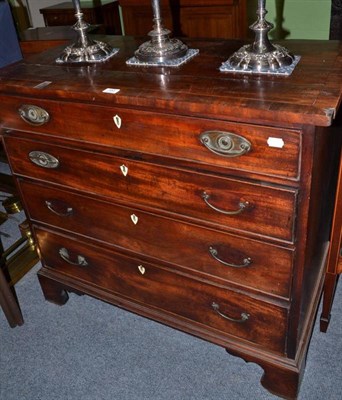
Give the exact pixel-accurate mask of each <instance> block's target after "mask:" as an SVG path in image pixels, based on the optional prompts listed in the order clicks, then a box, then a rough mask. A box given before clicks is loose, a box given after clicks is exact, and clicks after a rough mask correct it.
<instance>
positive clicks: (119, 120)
mask: <svg viewBox="0 0 342 400" xmlns="http://www.w3.org/2000/svg"><path fill="white" fill-rule="evenodd" d="M113 121H114V124H115V125H116V127H117V128H118V129H120V128H121V125H122V120H121V118H120V117H119V116H118V115H115V116H114V117H113Z"/></svg>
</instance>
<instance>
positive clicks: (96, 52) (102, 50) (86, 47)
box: [56, 0, 119, 64]
mask: <svg viewBox="0 0 342 400" xmlns="http://www.w3.org/2000/svg"><path fill="white" fill-rule="evenodd" d="M72 2H73V4H74V7H75V11H76V14H75V17H76V20H77V22H76V24H75V25H74V26H73V29H74V30H75V31H76V32H77V34H78V38H77V40H76V42H75V43H73V44H72V45H70V46H67V47H66V48H65V49H64V51H63V53H62V54H61V55H60V56H59V57H58V58H57V60H56V62H57V63H60V64H62V63H97V62H103V61H106V60H108V58H110V57H112V56H113V55H114V54H116V53H117V52H118V51H119V49H115V48H113V47H112V46H110V45H109V44H107V43H104V42H100V41H98V40H92V39H90V38H89V37H88V35H87V31H88V29H89V26H90V25H89V24H88V23H87V22H85V21H84V20H83V13H82V10H81V6H80V1H79V0H72Z"/></svg>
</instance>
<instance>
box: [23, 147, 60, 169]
mask: <svg viewBox="0 0 342 400" xmlns="http://www.w3.org/2000/svg"><path fill="white" fill-rule="evenodd" d="M29 159H30V161H31V162H33V164H36V165H38V167H42V168H49V169H53V168H58V167H59V160H58V159H57V158H56V157H54V156H52V155H51V154H49V153H45V152H44V151H31V152H30V153H29Z"/></svg>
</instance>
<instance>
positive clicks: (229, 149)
mask: <svg viewBox="0 0 342 400" xmlns="http://www.w3.org/2000/svg"><path fill="white" fill-rule="evenodd" d="M200 141H201V143H202V144H204V146H205V147H206V148H207V149H208V150H210V151H212V152H213V153H215V154H217V155H219V156H223V157H238V156H242V155H243V154H246V153H248V152H249V151H250V150H251V148H252V145H251V143H250V142H249V141H248V140H247V139H246V138H244V137H243V136H240V135H236V134H235V133H231V132H224V131H206V132H203V133H201V134H200Z"/></svg>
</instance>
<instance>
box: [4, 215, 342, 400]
mask: <svg viewBox="0 0 342 400" xmlns="http://www.w3.org/2000/svg"><path fill="white" fill-rule="evenodd" d="M0 230H1V231H6V232H11V239H10V240H13V238H14V237H15V236H16V234H17V233H16V226H15V224H13V221H7V222H6V223H5V224H4V225H2V226H1V227H0ZM4 240H5V239H4ZM9 243H10V242H9V241H8V240H7V239H6V240H5V245H8V244H9ZM38 269H39V265H37V266H36V267H35V268H34V269H33V270H31V271H30V272H29V273H28V274H27V275H26V276H25V277H24V278H23V279H22V280H21V281H20V282H19V283H18V284H17V285H16V292H17V295H18V298H19V301H20V304H21V308H22V312H23V315H24V319H25V324H24V325H23V326H22V327H17V328H15V329H11V328H9V326H8V324H7V322H6V320H5V317H4V315H3V313H2V311H0V399H1V400H59V399H60V400H209V399H210V400H243V399H258V400H268V399H276V397H275V396H272V395H270V394H269V393H268V392H266V390H265V389H263V388H262V386H261V385H260V383H259V381H260V378H261V375H262V369H261V368H260V367H259V366H258V365H256V364H246V363H245V362H244V361H243V360H241V359H239V358H235V357H233V356H230V355H229V354H227V353H226V352H225V350H224V349H223V348H220V347H218V346H215V345H213V344H210V343H207V342H205V341H203V340H200V339H197V338H194V337H192V336H190V335H188V334H185V333H182V332H179V331H176V330H174V329H171V328H169V327H166V326H163V325H161V324H159V323H156V322H153V321H150V320H148V319H145V318H142V317H139V316H137V315H134V314H132V313H129V312H127V311H124V310H121V309H119V308H117V307H113V306H110V305H108V304H106V303H103V302H100V301H98V300H95V299H92V298H90V297H88V296H81V297H79V296H76V295H73V294H71V296H70V299H69V302H68V303H67V304H66V305H65V306H63V307H59V306H56V305H53V304H51V303H48V302H46V301H45V300H44V298H43V295H42V292H41V290H40V287H39V284H38V281H37V276H36V272H37V270H38ZM318 315H319V314H318ZM341 336H342V283H340V285H339V287H338V289H337V293H336V297H335V303H334V308H333V317H332V321H331V324H330V327H329V330H328V333H327V334H324V333H320V332H319V326H318V319H317V321H316V325H315V329H314V334H313V337H312V341H311V346H310V350H309V354H308V359H307V367H306V373H305V376H304V380H303V383H302V387H301V391H300V395H299V399H302V400H304V399H305V400H314V399H319V400H322V399H326V400H335V399H336V400H341V399H342V387H341V378H342V372H341V362H340V356H341V354H342V351H341V350H342V337H341Z"/></svg>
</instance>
